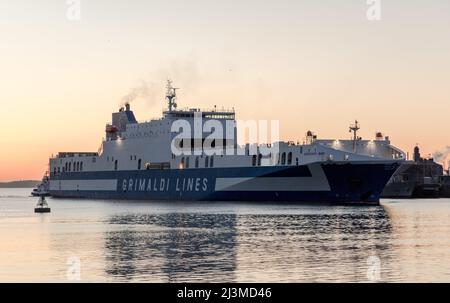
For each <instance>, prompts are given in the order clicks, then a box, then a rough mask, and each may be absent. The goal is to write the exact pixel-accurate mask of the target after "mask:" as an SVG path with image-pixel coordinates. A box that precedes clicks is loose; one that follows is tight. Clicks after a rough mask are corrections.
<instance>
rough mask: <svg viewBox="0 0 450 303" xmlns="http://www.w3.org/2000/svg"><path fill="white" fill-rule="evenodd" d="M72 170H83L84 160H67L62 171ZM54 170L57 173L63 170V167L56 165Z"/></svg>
mask: <svg viewBox="0 0 450 303" xmlns="http://www.w3.org/2000/svg"><path fill="white" fill-rule="evenodd" d="M72 164H73V166H72ZM70 171H74V172H80V171H83V162H66V164H65V165H64V167H63V168H62V172H70ZM53 172H54V173H55V174H56V173H60V172H61V168H60V167H55V168H54V169H53Z"/></svg>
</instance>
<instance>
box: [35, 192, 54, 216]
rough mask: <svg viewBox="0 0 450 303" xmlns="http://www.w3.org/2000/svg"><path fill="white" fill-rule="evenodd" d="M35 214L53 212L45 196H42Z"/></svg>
mask: <svg viewBox="0 0 450 303" xmlns="http://www.w3.org/2000/svg"><path fill="white" fill-rule="evenodd" d="M34 212H35V213H38V214H45V213H50V212H51V209H50V207H48V204H47V201H46V200H45V195H41V196H40V198H39V202H38V204H37V205H36V208H35V209H34Z"/></svg>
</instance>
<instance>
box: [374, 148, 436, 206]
mask: <svg viewBox="0 0 450 303" xmlns="http://www.w3.org/2000/svg"><path fill="white" fill-rule="evenodd" d="M443 172H444V170H443V167H442V165H440V164H438V163H436V162H434V159H433V158H422V157H421V155H420V149H419V147H418V146H416V147H415V148H414V160H413V161H407V162H405V163H403V164H402V165H401V166H400V168H399V169H398V170H397V172H396V173H395V174H394V176H392V178H391V180H390V181H389V182H388V184H387V185H386V187H385V189H384V191H383V194H382V197H384V198H439V196H440V189H441V183H440V178H441V176H442V175H443Z"/></svg>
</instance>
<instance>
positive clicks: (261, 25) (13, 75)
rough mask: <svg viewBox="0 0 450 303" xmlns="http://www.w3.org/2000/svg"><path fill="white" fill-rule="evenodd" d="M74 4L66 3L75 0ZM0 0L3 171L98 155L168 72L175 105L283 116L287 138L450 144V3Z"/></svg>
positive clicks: (432, 146) (18, 172)
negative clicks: (120, 121) (371, 13)
mask: <svg viewBox="0 0 450 303" xmlns="http://www.w3.org/2000/svg"><path fill="white" fill-rule="evenodd" d="M69 2H70V1H69ZM68 7H69V6H68V5H67V3H66V0H40V1H34V0H28V1H25V0H0V83H1V89H0V113H1V119H0V129H1V130H2V136H1V140H0V181H7V180H16V179H39V178H41V177H42V174H43V173H44V171H45V170H46V165H47V160H48V157H49V156H50V155H51V154H56V153H57V152H58V151H96V150H97V149H98V147H99V146H100V143H101V138H102V137H103V135H104V127H105V124H106V123H107V122H109V121H110V119H111V117H110V114H111V112H112V111H115V110H117V109H118V106H119V104H120V103H121V99H122V98H123V97H124V96H125V95H127V94H128V93H129V92H130V89H132V88H133V87H135V86H137V85H139V83H141V82H142V81H145V82H146V83H148V85H150V87H151V91H150V92H149V94H148V96H146V97H145V98H138V99H137V100H136V101H135V102H133V104H132V106H133V109H134V110H135V114H136V116H137V118H138V119H139V120H148V119H150V118H152V117H158V116H159V115H160V113H161V110H162V108H163V106H164V103H163V102H164V99H163V96H164V85H165V80H166V79H167V78H168V77H170V78H172V79H173V80H174V82H175V84H176V86H177V87H181V88H182V90H181V91H180V92H179V104H180V106H190V107H202V108H203V107H213V106H214V105H218V106H219V107H221V106H222V105H223V106H225V107H230V108H231V107H234V108H235V109H236V111H237V113H238V119H276V120H280V121H281V122H280V125H281V135H282V138H283V139H286V140H288V139H289V140H294V141H297V140H299V139H300V140H301V139H302V138H303V137H304V133H305V132H306V131H307V130H309V129H311V130H313V131H315V132H316V133H317V134H318V135H319V137H321V138H348V137H349V133H348V125H349V124H350V123H351V122H352V121H353V120H354V119H355V118H357V119H358V120H359V121H360V122H361V125H362V130H361V133H360V134H361V135H362V136H363V137H368V138H373V137H374V134H375V132H376V131H382V132H384V133H385V134H386V135H389V136H390V137H391V139H392V143H393V144H394V145H396V146H399V147H400V148H402V149H404V150H406V151H409V152H411V150H412V148H413V147H414V146H415V144H416V143H419V144H420V146H421V148H422V153H423V154H425V155H427V154H432V153H434V152H435V151H437V150H442V149H444V148H445V147H446V146H447V145H450V128H449V120H450V2H449V1H448V0H431V1H430V0H423V1H408V0H389V1H382V2H381V8H382V14H381V20H380V21H368V20H367V17H366V12H367V9H368V8H369V6H368V5H367V3H366V0H342V1H336V0H328V1H325V0H309V1H300V0H277V1H275V0H274V1H272V0H270V1H269V0H267V1H260V0H258V1H256V0H239V1H238V0H227V1H225V0H224V1H212V0H209V1H206V0H189V1H186V0H172V1H167V0H145V1H144V0H127V1H125V0H114V1H106V0H81V15H80V17H81V19H80V20H79V21H73V20H69V19H68V18H67V9H68Z"/></svg>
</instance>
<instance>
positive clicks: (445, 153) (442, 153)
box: [433, 145, 450, 165]
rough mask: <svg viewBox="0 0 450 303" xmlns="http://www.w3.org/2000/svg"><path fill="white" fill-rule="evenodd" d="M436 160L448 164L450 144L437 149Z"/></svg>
mask: <svg viewBox="0 0 450 303" xmlns="http://www.w3.org/2000/svg"><path fill="white" fill-rule="evenodd" d="M433 158H434V161H436V162H438V163H443V164H444V165H447V164H448V162H449V161H450V146H449V145H447V146H446V147H445V148H443V149H441V150H437V151H435V152H434V153H433Z"/></svg>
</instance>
